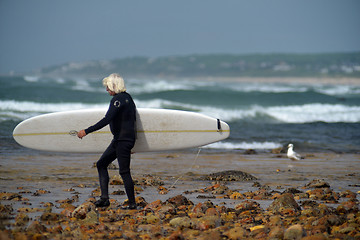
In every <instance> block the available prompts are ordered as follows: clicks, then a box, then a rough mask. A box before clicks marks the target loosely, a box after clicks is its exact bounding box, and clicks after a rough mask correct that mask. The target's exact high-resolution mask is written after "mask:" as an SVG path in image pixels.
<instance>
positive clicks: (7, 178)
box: [0, 149, 360, 229]
mask: <svg viewBox="0 0 360 240" xmlns="http://www.w3.org/2000/svg"><path fill="white" fill-rule="evenodd" d="M197 154H198V150H197V149H194V150H188V151H184V152H166V153H139V154H133V156H132V163H131V169H132V175H133V178H134V179H135V180H136V181H138V182H140V181H141V180H142V179H144V178H151V179H155V180H158V181H159V182H161V184H163V185H162V188H163V189H165V190H164V191H163V192H160V191H161V189H160V188H159V186H158V184H153V185H151V184H147V185H146V184H145V185H144V184H141V185H137V186H136V190H137V197H142V198H143V199H144V200H145V201H146V202H147V203H152V202H154V201H156V200H161V201H162V202H165V201H167V200H168V199H170V198H172V197H175V196H179V195H182V196H185V197H186V198H187V199H189V200H190V201H192V202H193V203H194V204H198V203H204V202H205V201H207V200H210V201H211V202H212V203H213V204H214V205H216V206H225V207H226V208H229V209H231V208H235V207H236V206H237V205H238V204H239V203H241V202H242V201H244V199H231V198H228V197H224V195H221V194H216V193H215V194H214V193H213V192H206V191H205V192H204V191H203V190H204V189H206V188H209V187H210V186H213V185H214V184H215V182H214V181H210V180H204V179H203V177H204V176H205V175H208V174H210V173H216V172H221V171H225V170H237V171H243V172H246V173H249V174H251V175H253V176H255V177H256V178H257V180H253V181H230V182H223V183H221V185H224V186H226V187H227V188H228V189H230V190H232V191H234V192H235V191H236V192H238V193H246V192H256V191H257V190H259V187H264V186H266V189H268V191H275V192H280V193H281V192H284V191H285V190H286V189H289V188H295V189H299V190H300V191H304V192H305V191H307V190H304V186H305V185H306V184H308V183H309V182H311V181H312V180H314V179H323V180H324V181H325V182H327V183H328V184H329V185H330V189H332V191H334V192H337V193H340V192H344V191H346V190H349V191H351V192H353V193H357V197H356V198H357V200H359V199H360V197H359V195H360V194H359V193H360V155H359V154H334V153H307V154H306V153H303V155H304V156H305V159H304V160H302V161H291V160H289V159H287V158H286V154H283V153H281V154H271V153H260V154H251V155H246V154H244V153H243V151H239V152H236V151H233V152H209V151H206V150H202V151H201V152H200V154H199V155H197ZM98 157H99V155H93V154H91V155H79V154H56V153H36V154H33V155H31V154H30V155H26V156H21V155H1V156H0V160H1V166H0V174H1V177H0V192H2V193H13V194H19V195H21V198H20V199H18V200H16V198H14V199H15V200H14V199H11V200H7V199H6V198H5V197H3V198H2V200H1V205H2V206H6V205H11V206H12V208H13V209H14V210H13V213H17V212H19V209H23V208H25V207H30V208H32V209H34V208H44V204H45V203H51V204H53V205H54V207H53V209H52V212H57V213H60V212H61V211H62V210H63V209H62V208H61V207H60V206H61V204H62V203H63V202H64V201H65V200H66V199H73V200H74V199H76V200H75V201H72V204H73V205H74V206H75V207H77V206H79V205H81V204H83V203H84V202H86V201H87V200H88V199H89V198H91V197H94V196H95V197H96V196H97V194H98V193H97V192H96V191H95V193H94V190H95V189H97V188H98V179H97V171H96V168H94V167H93V163H94V162H96V161H97V158H98ZM115 165H116V166H117V163H116V164H115ZM109 171H110V176H111V177H113V176H118V170H117V169H112V170H109ZM172 186H174V187H173V188H171V187H172ZM118 190H124V188H123V186H122V185H110V189H109V192H110V193H112V192H115V191H118ZM111 198H112V199H113V200H114V201H116V202H117V203H119V204H121V203H123V202H124V201H125V200H126V195H111ZM258 199H259V200H256V202H257V203H259V204H260V207H261V208H262V209H267V208H268V207H269V205H270V204H271V203H272V202H273V199H261V198H258ZM297 201H299V199H297ZM342 201H345V199H340V200H339V201H337V202H328V203H326V202H324V203H325V204H328V205H329V206H331V207H337V206H338V205H339V204H340V203H341V202H342ZM320 202H321V201H320ZM41 214H42V212H41V211H34V212H32V213H29V216H30V217H31V219H33V220H36V219H37V218H39V217H40V216H41ZM1 221H3V222H2V223H3V224H0V226H2V228H5V229H13V228H15V227H14V225H12V224H14V221H15V220H14V219H9V220H6V221H5V220H1Z"/></svg>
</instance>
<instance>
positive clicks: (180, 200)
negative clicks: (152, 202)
mask: <svg viewBox="0 0 360 240" xmlns="http://www.w3.org/2000/svg"><path fill="white" fill-rule="evenodd" d="M166 202H168V203H171V204H173V205H174V206H175V207H179V206H182V205H194V204H193V203H192V202H191V201H190V200H188V199H187V198H186V197H184V196H183V195H177V196H175V197H172V198H169V199H168V200H167V201H166Z"/></svg>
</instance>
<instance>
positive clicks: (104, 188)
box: [78, 73, 136, 209]
mask: <svg viewBox="0 0 360 240" xmlns="http://www.w3.org/2000/svg"><path fill="white" fill-rule="evenodd" d="M102 82H103V85H104V86H105V87H106V91H107V92H108V93H109V95H110V96H113V97H112V99H111V101H110V106H109V109H108V110H107V112H106V114H105V117H104V118H103V119H101V120H100V121H99V122H97V123H96V124H95V125H93V126H90V127H89V128H87V129H83V130H80V131H79V132H78V137H79V138H83V137H85V136H86V135H87V134H89V133H92V132H94V131H97V130H99V129H101V128H103V127H105V126H106V125H108V124H109V125H110V130H111V133H112V134H113V135H114V138H113V140H112V141H111V143H110V145H109V146H108V148H107V149H106V150H105V152H104V153H103V154H102V156H101V157H100V159H99V161H98V162H97V163H96V167H97V170H98V173H99V182H100V190H101V197H100V199H99V200H97V201H96V202H95V205H96V206H97V207H107V206H109V205H110V201H109V190H108V189H109V173H108V170H107V167H108V166H109V164H110V163H112V162H113V161H114V160H115V159H116V158H117V159H118V162H119V172H120V176H121V178H122V179H123V181H124V186H125V191H126V195H127V197H128V200H129V205H128V206H127V207H124V208H128V209H136V203H135V193H134V182H133V180H132V177H131V173H130V156H131V149H132V148H133V146H134V144H135V138H136V130H135V127H136V106H135V103H134V101H133V99H132V97H131V96H130V94H128V93H127V92H126V88H125V83H124V80H123V78H122V77H121V76H120V75H119V74H116V73H113V74H110V75H109V76H108V77H106V78H104V79H103V81H102Z"/></svg>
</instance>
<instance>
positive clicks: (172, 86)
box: [127, 80, 194, 94]
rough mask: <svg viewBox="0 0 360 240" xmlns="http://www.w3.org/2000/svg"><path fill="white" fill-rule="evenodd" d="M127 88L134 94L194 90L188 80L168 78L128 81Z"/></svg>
mask: <svg viewBox="0 0 360 240" xmlns="http://www.w3.org/2000/svg"><path fill="white" fill-rule="evenodd" d="M127 89H128V91H129V92H131V93H132V94H141V93H156V92H165V91H175V90H193V89H194V87H193V86H192V84H189V83H188V82H186V81H185V82H176V81H166V80H155V81H153V80H149V81H138V80H133V81H129V82H128V83H127Z"/></svg>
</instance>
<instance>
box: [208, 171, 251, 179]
mask: <svg viewBox="0 0 360 240" xmlns="http://www.w3.org/2000/svg"><path fill="white" fill-rule="evenodd" d="M203 179H204V180H210V181H253V180H257V178H256V177H254V176H252V175H251V174H248V173H246V172H242V171H236V170H229V171H222V172H217V173H211V174H209V175H207V176H205V177H204V178H203Z"/></svg>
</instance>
